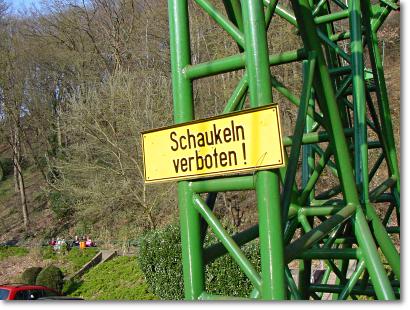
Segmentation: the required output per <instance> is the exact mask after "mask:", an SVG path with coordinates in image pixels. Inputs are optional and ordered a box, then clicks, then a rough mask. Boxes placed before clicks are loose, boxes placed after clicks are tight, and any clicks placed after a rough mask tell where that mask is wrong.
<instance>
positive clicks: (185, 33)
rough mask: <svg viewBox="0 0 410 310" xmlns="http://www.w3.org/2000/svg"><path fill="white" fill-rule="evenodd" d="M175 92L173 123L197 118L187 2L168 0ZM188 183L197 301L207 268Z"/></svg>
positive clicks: (184, 232) (186, 264) (190, 285)
mask: <svg viewBox="0 0 410 310" xmlns="http://www.w3.org/2000/svg"><path fill="white" fill-rule="evenodd" d="M168 10H169V29H170V45H171V69H172V92H173V100H174V121H175V123H183V122H187V121H190V120H192V119H193V118H194V111H193V96H192V83H191V81H190V80H188V79H185V78H184V76H183V74H182V70H183V68H184V67H185V66H187V65H189V64H190V63H191V51H190V43H189V42H190V41H189V24H188V20H189V19H188V4H187V1H186V0H169V3H168ZM188 184H189V183H188V182H187V181H181V182H178V207H179V212H180V223H181V243H182V259H183V273H184V289H185V298H186V299H188V300H195V299H198V297H199V296H200V295H201V294H202V292H203V290H204V268H203V262H202V245H201V234H200V217H199V214H198V212H197V211H196V210H195V209H194V205H193V201H192V192H191V191H190V189H189V186H188Z"/></svg>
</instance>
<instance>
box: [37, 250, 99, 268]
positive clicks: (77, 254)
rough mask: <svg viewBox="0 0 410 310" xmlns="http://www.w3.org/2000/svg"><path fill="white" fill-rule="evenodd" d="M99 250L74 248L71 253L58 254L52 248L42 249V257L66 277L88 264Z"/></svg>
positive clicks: (62, 252) (61, 252)
mask: <svg viewBox="0 0 410 310" xmlns="http://www.w3.org/2000/svg"><path fill="white" fill-rule="evenodd" d="M98 252H99V249H98V248H85V249H82V250H81V249H79V248H77V247H74V248H72V249H71V250H70V251H68V252H67V251H60V252H56V251H54V250H53V248H52V247H51V246H47V247H43V248H42V249H41V256H42V257H43V259H45V260H49V261H50V263H52V264H55V265H56V266H58V267H59V268H60V269H61V271H62V272H63V273H64V275H71V274H73V273H74V272H76V271H78V270H79V269H80V268H81V267H82V266H84V265H85V264H86V263H88V262H89V261H90V260H91V259H92V258H93V257H94V256H95V255H96V254H97V253H98Z"/></svg>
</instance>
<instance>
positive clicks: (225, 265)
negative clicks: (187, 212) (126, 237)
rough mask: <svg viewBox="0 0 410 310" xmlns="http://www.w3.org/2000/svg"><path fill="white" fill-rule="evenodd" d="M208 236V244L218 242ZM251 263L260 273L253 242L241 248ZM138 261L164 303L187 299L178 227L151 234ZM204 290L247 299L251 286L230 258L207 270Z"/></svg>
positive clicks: (256, 248) (221, 258)
mask: <svg viewBox="0 0 410 310" xmlns="http://www.w3.org/2000/svg"><path fill="white" fill-rule="evenodd" d="M208 235H209V236H207V238H206V240H205V245H206V246H207V245H210V244H213V243H215V242H216V241H217V240H216V237H215V236H214V235H212V234H211V235H210V234H208ZM242 250H243V252H244V254H245V255H246V256H247V257H248V259H249V260H250V262H251V263H252V264H253V265H254V266H255V268H256V269H257V271H260V256H259V250H258V244H257V242H256V241H252V242H250V243H248V244H246V245H244V246H243V247H242ZM139 262H140V265H141V269H142V271H143V272H144V274H145V277H146V279H147V283H148V284H149V286H150V288H151V289H152V291H153V293H154V294H155V295H157V296H158V297H160V298H161V299H165V300H180V299H183V298H184V289H183V287H184V286H183V274H182V262H181V239H180V230H179V227H178V226H177V225H170V226H167V227H166V228H164V229H163V230H156V231H152V232H149V233H148V234H146V235H145V236H143V237H142V238H141V241H140V252H139ZM205 268H206V277H205V290H206V292H208V293H210V294H216V295H225V296H235V297H248V296H249V294H250V292H251V290H252V284H251V282H250V280H249V279H248V278H247V277H246V276H245V274H244V273H243V272H242V271H241V270H240V268H239V266H238V265H237V264H236V262H235V261H234V260H233V259H232V258H231V256H229V255H224V256H222V257H220V258H218V259H216V260H215V261H214V262H212V263H211V264H209V265H207V266H206V267H205Z"/></svg>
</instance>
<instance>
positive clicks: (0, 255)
mask: <svg viewBox="0 0 410 310" xmlns="http://www.w3.org/2000/svg"><path fill="white" fill-rule="evenodd" d="M28 253H29V250H27V249H26V248H21V247H17V246H5V247H0V261H2V260H4V259H6V258H8V257H11V256H25V255H27V254H28Z"/></svg>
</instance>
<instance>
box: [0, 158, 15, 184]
mask: <svg viewBox="0 0 410 310" xmlns="http://www.w3.org/2000/svg"><path fill="white" fill-rule="evenodd" d="M13 167H14V165H13V159H11V158H0V181H3V180H4V179H5V178H6V177H7V176H9V175H11V174H12V173H13Z"/></svg>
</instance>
